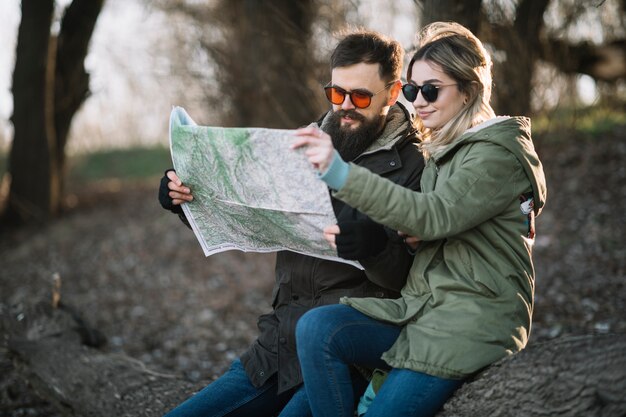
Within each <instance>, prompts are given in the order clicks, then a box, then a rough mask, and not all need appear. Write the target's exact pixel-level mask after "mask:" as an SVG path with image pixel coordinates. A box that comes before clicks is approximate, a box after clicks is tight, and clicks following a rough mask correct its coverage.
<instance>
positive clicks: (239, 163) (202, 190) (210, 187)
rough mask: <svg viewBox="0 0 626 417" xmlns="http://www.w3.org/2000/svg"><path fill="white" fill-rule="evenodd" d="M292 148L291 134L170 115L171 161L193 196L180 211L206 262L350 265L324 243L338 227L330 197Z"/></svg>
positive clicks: (182, 114) (178, 109)
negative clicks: (238, 255) (328, 229)
mask: <svg viewBox="0 0 626 417" xmlns="http://www.w3.org/2000/svg"><path fill="white" fill-rule="evenodd" d="M293 141H294V136H293V130H281V129H262V128H223V127H209V126H198V125H196V124H195V123H194V121H193V120H192V119H191V118H190V117H189V115H188V114H187V112H185V110H184V109H183V108H181V107H174V108H173V110H172V113H171V115H170V149H171V153H172V161H173V162H174V168H175V169H176V173H177V174H178V176H179V177H180V179H181V180H182V181H183V183H184V184H185V185H186V186H188V187H189V188H190V189H191V192H192V194H193V196H194V199H193V201H191V202H190V203H185V204H183V206H182V207H183V211H184V213H185V215H186V216H187V219H188V220H189V222H190V224H191V227H192V229H193V231H194V233H195V235H196V237H197V238H198V241H199V242H200V245H201V246H202V249H203V251H204V254H205V255H206V256H209V255H212V254H214V253H217V252H222V251H226V250H231V249H238V250H241V251H245V252H274V251H279V250H290V251H294V252H299V253H303V254H307V255H311V256H317V257H322V258H331V259H334V260H337V261H341V262H348V263H351V264H355V263H353V262H349V261H346V260H343V259H341V258H337V252H336V251H335V250H334V249H333V248H332V247H331V246H330V245H329V244H328V242H326V240H324V238H323V234H322V229H323V228H324V227H325V226H328V225H331V224H335V223H336V222H337V220H336V218H335V214H334V212H333V209H332V205H331V201H330V195H329V192H328V189H327V187H326V185H324V183H323V182H322V181H320V180H319V179H318V178H317V175H316V173H315V172H314V170H313V168H312V167H311V165H310V164H309V163H308V161H307V160H306V157H305V156H304V154H303V150H301V149H298V150H291V149H290V148H289V145H290V143H291V142H293ZM356 265H358V264H356Z"/></svg>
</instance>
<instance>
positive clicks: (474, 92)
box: [463, 81, 480, 105]
mask: <svg viewBox="0 0 626 417" xmlns="http://www.w3.org/2000/svg"><path fill="white" fill-rule="evenodd" d="M479 91H480V83H478V82H476V81H472V82H471V83H470V85H469V87H468V89H467V91H466V92H465V96H464V97H463V105H466V104H467V103H469V101H470V100H471V99H472V97H476V96H478V93H479Z"/></svg>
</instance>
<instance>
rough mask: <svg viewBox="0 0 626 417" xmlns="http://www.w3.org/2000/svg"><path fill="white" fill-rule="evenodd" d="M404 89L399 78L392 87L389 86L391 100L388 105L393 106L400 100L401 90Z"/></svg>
mask: <svg viewBox="0 0 626 417" xmlns="http://www.w3.org/2000/svg"><path fill="white" fill-rule="evenodd" d="M401 90H402V81H400V80H397V81H396V82H394V83H393V85H392V86H391V87H389V92H390V93H391V94H389V100H388V101H387V105H388V106H393V105H394V104H396V101H398V97H399V96H400V91H401Z"/></svg>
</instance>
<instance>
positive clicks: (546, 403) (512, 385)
mask: <svg viewBox="0 0 626 417" xmlns="http://www.w3.org/2000/svg"><path fill="white" fill-rule="evenodd" d="M624 393H626V335H625V334H615V335H604V336H598V335H596V336H580V337H571V338H563V339H560V340H554V341H550V342H546V343H542V344H538V345H534V346H531V347H529V348H527V349H526V350H524V351H522V352H521V353H519V354H517V355H515V356H511V357H508V358H506V359H504V360H502V361H500V362H498V363H496V364H494V365H492V366H490V367H489V368H487V370H486V371H484V372H483V373H482V374H480V375H478V376H477V377H476V378H475V379H474V380H473V381H472V382H470V383H468V384H466V385H464V386H463V387H462V388H461V389H460V390H459V391H458V392H457V393H456V394H455V395H454V397H452V399H450V401H448V402H447V403H446V405H445V407H444V411H443V412H441V413H439V414H437V416H438V417H453V416H490V417H505V416H507V417H508V416H585V417H601V416H605V417H609V416H624V415H626V395H624Z"/></svg>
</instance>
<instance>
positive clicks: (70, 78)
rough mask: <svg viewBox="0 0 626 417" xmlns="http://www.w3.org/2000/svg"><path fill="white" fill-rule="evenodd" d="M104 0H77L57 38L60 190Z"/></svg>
mask: <svg viewBox="0 0 626 417" xmlns="http://www.w3.org/2000/svg"><path fill="white" fill-rule="evenodd" d="M103 4H104V0H74V1H73V2H72V3H71V4H70V5H69V6H68V7H67V8H66V9H65V14H64V16H63V20H62V21H61V30H60V32H59V36H58V39H57V52H56V67H55V79H54V80H55V86H54V93H55V94H54V127H55V131H56V135H55V136H56V157H57V160H56V166H57V169H58V176H59V178H60V187H59V188H60V192H61V195H63V192H64V188H65V187H64V182H65V181H64V179H65V145H66V143H67V137H68V134H69V130H70V125H71V122H72V119H73V117H74V114H75V113H76V111H78V109H79V108H80V106H81V105H82V104H83V102H84V101H85V99H86V98H87V96H88V94H89V74H87V71H85V67H84V62H85V57H86V56H87V52H88V48H89V42H90V40H91V35H92V34H93V30H94V27H95V26H96V21H97V20H98V15H99V14H100V11H101V10H102V6H103Z"/></svg>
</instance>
